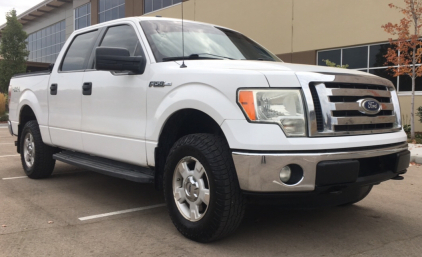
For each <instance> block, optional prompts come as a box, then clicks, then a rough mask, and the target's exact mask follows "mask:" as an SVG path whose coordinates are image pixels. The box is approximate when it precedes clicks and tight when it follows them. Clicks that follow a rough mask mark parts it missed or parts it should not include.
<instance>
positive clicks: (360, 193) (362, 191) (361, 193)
mask: <svg viewBox="0 0 422 257" xmlns="http://www.w3.org/2000/svg"><path fill="white" fill-rule="evenodd" d="M372 187H373V186H365V187H361V188H359V189H358V190H356V191H357V192H356V194H357V197H356V199H354V200H353V201H350V202H348V203H345V204H341V205H340V206H350V205H353V204H355V203H357V202H360V201H362V200H363V199H365V197H367V196H368V195H369V193H370V192H371V190H372Z"/></svg>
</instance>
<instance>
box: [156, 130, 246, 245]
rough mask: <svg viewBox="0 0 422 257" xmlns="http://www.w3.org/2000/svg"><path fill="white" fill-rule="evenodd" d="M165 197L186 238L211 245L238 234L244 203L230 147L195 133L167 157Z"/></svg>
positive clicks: (212, 136)
mask: <svg viewBox="0 0 422 257" xmlns="http://www.w3.org/2000/svg"><path fill="white" fill-rule="evenodd" d="M164 194H165V198H166V203H167V207H168V209H169V213H170V217H171V219H172V221H173V223H174V225H175V226H176V228H177V229H178V230H179V232H180V233H182V234H183V235H184V236H185V237H187V238H189V239H192V240H194V241H198V242H210V241H214V240H217V239H219V238H222V237H224V236H226V235H228V234H230V233H231V232H233V231H235V230H236V228H237V227H238V226H239V224H240V222H241V221H242V218H243V214H244V206H245V204H244V200H243V197H242V192H241V190H240V187H239V182H238V180H237V175H236V170H235V168H234V164H233V160H232V158H231V155H230V151H229V147H228V145H227V143H226V141H225V140H223V139H222V138H221V137H218V136H215V135H211V134H193V135H188V136H185V137H183V138H181V139H180V140H179V141H177V142H176V143H175V145H174V146H173V148H172V149H171V151H170V154H169V156H168V158H167V162H166V166H165V174H164Z"/></svg>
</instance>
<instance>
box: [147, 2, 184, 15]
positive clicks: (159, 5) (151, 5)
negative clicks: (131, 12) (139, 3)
mask: <svg viewBox="0 0 422 257" xmlns="http://www.w3.org/2000/svg"><path fill="white" fill-rule="evenodd" d="M181 2H182V0H145V1H144V13H149V12H153V11H157V10H159V9H163V8H166V7H169V6H171V5H175V4H178V3H181Z"/></svg>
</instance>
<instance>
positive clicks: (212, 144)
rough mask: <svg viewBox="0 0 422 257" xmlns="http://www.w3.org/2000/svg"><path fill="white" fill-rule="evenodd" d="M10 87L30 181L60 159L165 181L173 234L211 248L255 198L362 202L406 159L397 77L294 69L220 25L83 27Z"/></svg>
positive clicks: (15, 130) (144, 21)
mask: <svg viewBox="0 0 422 257" xmlns="http://www.w3.org/2000/svg"><path fill="white" fill-rule="evenodd" d="M182 34H184V45H183V41H182V40H183V37H182ZM9 94H10V95H11V97H10V104H9V106H10V121H9V130H10V133H11V134H12V135H15V136H17V142H16V146H17V151H18V153H20V154H21V160H22V165H23V169H24V171H25V173H26V174H27V176H28V177H30V178H33V179H40V178H45V177H48V176H50V175H51V173H52V172H53V169H54V165H55V161H56V160H58V161H62V162H65V163H69V164H73V165H76V166H79V167H83V168H85V169H89V170H93V171H97V172H100V173H103V174H107V175H111V176H115V177H118V178H123V179H128V180H131V181H135V182H139V183H155V186H156V187H157V189H163V191H164V195H165V200H166V203H167V206H168V210H169V213H170V217H171V219H172V221H173V223H174V225H175V226H176V228H177V229H178V230H179V231H180V232H181V233H182V234H183V235H184V236H186V237H187V238H190V239H192V240H196V241H200V242H209V241H212V240H216V239H218V238H221V237H223V236H226V235H228V234H229V233H231V232H233V231H234V230H235V229H236V228H237V227H238V226H239V224H240V222H241V220H242V217H243V214H244V210H245V205H246V204H247V203H250V202H258V203H270V204H271V203H273V204H275V203H277V204H288V205H294V206H296V205H304V206H311V207H318V206H337V205H346V204H353V203H356V202H358V201H360V200H362V199H363V198H364V197H365V196H367V195H368V193H369V192H370V191H371V189H372V187H373V185H377V184H379V183H381V182H383V181H386V180H390V179H395V180H399V179H402V178H403V177H402V176H401V174H404V173H405V172H406V169H407V167H408V165H409V158H410V154H409V151H408V150H407V143H406V134H405V133H404V131H403V129H402V124H401V118H400V107H399V101H398V97H397V93H396V91H395V88H394V86H393V84H392V83H391V82H390V81H389V80H386V79H383V78H380V77H376V76H373V75H370V74H367V73H363V72H358V71H353V70H345V69H338V68H329V67H318V66H308V65H298V64H287V63H284V62H282V61H281V60H280V59H278V58H277V57H276V56H275V55H274V54H272V53H271V52H269V51H268V50H266V49H265V48H264V47H262V46H261V45H259V44H258V43H256V42H254V41H253V40H251V39H249V38H247V37H246V36H244V35H242V34H240V33H239V32H236V31H234V30H231V29H228V28H223V27H220V26H216V25H211V24H205V23H199V22H192V21H185V22H184V28H183V31H182V21H181V20H177V19H167V18H159V17H154V18H143V17H141V18H140V17H136V18H125V19H120V20H114V21H111V22H106V23H101V24H97V25H94V26H91V27H87V28H84V29H80V30H77V31H75V32H74V33H73V34H72V35H71V36H70V38H69V39H68V40H67V42H66V43H65V44H64V46H63V49H62V50H61V52H60V54H59V55H58V58H57V60H56V63H55V64H54V67H52V68H51V70H50V71H48V72H41V73H30V74H21V75H16V76H14V77H13V78H12V80H11V82H10V87H9Z"/></svg>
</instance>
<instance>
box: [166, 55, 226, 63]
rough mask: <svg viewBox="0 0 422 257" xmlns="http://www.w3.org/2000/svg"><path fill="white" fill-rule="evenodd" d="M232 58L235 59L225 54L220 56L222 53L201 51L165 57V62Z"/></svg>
mask: <svg viewBox="0 0 422 257" xmlns="http://www.w3.org/2000/svg"><path fill="white" fill-rule="evenodd" d="M199 55H211V56H214V57H217V58H214V57H204V56H199ZM223 58H225V59H230V60H234V59H233V58H230V57H225V56H220V55H216V54H209V53H201V54H191V55H189V56H175V57H164V58H163V62H168V61H177V60H183V59H185V60H201V59H202V60H207V59H210V60H212V59H223Z"/></svg>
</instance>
